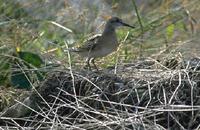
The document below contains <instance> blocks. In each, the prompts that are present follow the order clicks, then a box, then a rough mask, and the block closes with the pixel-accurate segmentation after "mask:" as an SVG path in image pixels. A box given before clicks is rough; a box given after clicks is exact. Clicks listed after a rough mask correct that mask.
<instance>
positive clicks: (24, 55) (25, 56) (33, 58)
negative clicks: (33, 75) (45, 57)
mask: <svg viewBox="0 0 200 130" xmlns="http://www.w3.org/2000/svg"><path fill="white" fill-rule="evenodd" d="M18 55H19V58H20V59H22V60H23V61H25V62H26V63H28V64H30V65H33V66H34V67H37V68H39V67H41V65H42V64H43V61H42V59H41V58H40V56H38V55H37V54H34V53H31V52H18Z"/></svg>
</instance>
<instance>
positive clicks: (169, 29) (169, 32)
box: [166, 24, 175, 39]
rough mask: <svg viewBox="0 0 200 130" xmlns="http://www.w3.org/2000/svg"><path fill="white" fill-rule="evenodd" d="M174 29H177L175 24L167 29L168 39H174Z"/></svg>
mask: <svg viewBox="0 0 200 130" xmlns="http://www.w3.org/2000/svg"><path fill="white" fill-rule="evenodd" d="M174 29H175V25H174V24H170V25H169V26H168V27H167V28H166V35H167V39H172V37H173V35H174Z"/></svg>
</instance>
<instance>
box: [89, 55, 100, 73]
mask: <svg viewBox="0 0 200 130" xmlns="http://www.w3.org/2000/svg"><path fill="white" fill-rule="evenodd" d="M94 60H95V58H92V59H91V60H90V61H91V63H92V64H93V65H94V68H95V69H96V70H97V71H99V69H98V68H97V66H96V64H95V62H94Z"/></svg>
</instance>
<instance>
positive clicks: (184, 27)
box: [0, 0, 200, 88]
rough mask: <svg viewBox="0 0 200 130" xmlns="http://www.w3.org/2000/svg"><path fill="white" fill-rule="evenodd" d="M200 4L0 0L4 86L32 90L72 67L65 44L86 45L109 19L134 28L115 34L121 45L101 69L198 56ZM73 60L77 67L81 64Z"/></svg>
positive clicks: (0, 79)
mask: <svg viewBox="0 0 200 130" xmlns="http://www.w3.org/2000/svg"><path fill="white" fill-rule="evenodd" d="M199 5H200V1H199V0H123V1H122V0H59V1H58V0H32V1H30V0H0V63H1V64H0V72H1V73H0V85H1V86H16V87H17V88H24V87H25V88H26V87H27V86H28V87H30V82H35V81H38V82H39V81H41V80H42V79H43V78H44V75H45V74H46V73H47V72H48V71H51V70H53V69H55V68H56V67H55V66H59V65H65V66H66V67H68V66H69V62H68V61H69V56H68V55H67V54H66V53H64V52H63V48H64V49H65V48H66V47H67V46H66V44H65V42H66V43H67V45H68V46H69V47H73V46H78V45H80V44H82V43H83V41H84V40H85V39H87V38H88V37H89V36H91V35H93V34H96V33H101V32H102V30H103V28H104V25H105V21H106V20H107V19H108V18H109V17H111V16H118V17H120V18H122V19H123V20H124V21H125V22H126V23H129V24H130V25H134V26H136V28H135V29H129V28H121V29H119V30H118V31H117V34H118V38H119V39H118V40H119V42H120V43H121V46H120V48H119V50H118V51H117V52H115V53H112V54H111V55H109V56H107V57H105V58H102V59H98V60H97V63H98V65H99V66H100V67H102V68H104V67H109V66H114V65H116V64H125V63H131V62H134V60H136V59H142V58H152V59H155V60H158V61H162V60H165V59H170V58H175V59H190V58H192V57H199V56H200V53H199V52H200V42H199V41H200V38H199V36H200V15H199V13H200V6H199ZM70 55H71V57H70V62H71V63H72V67H73V68H78V67H79V66H82V65H83V63H84V60H82V59H81V58H80V57H79V56H77V55H74V54H70ZM56 69H58V68H56ZM27 79H29V80H27ZM24 84H25V85H24ZM20 86H21V87H20Z"/></svg>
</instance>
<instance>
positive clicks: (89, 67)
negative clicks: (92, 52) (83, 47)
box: [85, 58, 91, 70]
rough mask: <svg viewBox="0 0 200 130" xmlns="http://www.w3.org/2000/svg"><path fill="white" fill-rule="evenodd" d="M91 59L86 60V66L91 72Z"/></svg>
mask: <svg viewBox="0 0 200 130" xmlns="http://www.w3.org/2000/svg"><path fill="white" fill-rule="evenodd" d="M90 60H91V59H90V58H87V59H86V65H85V68H88V69H89V70H91V66H90Z"/></svg>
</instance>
